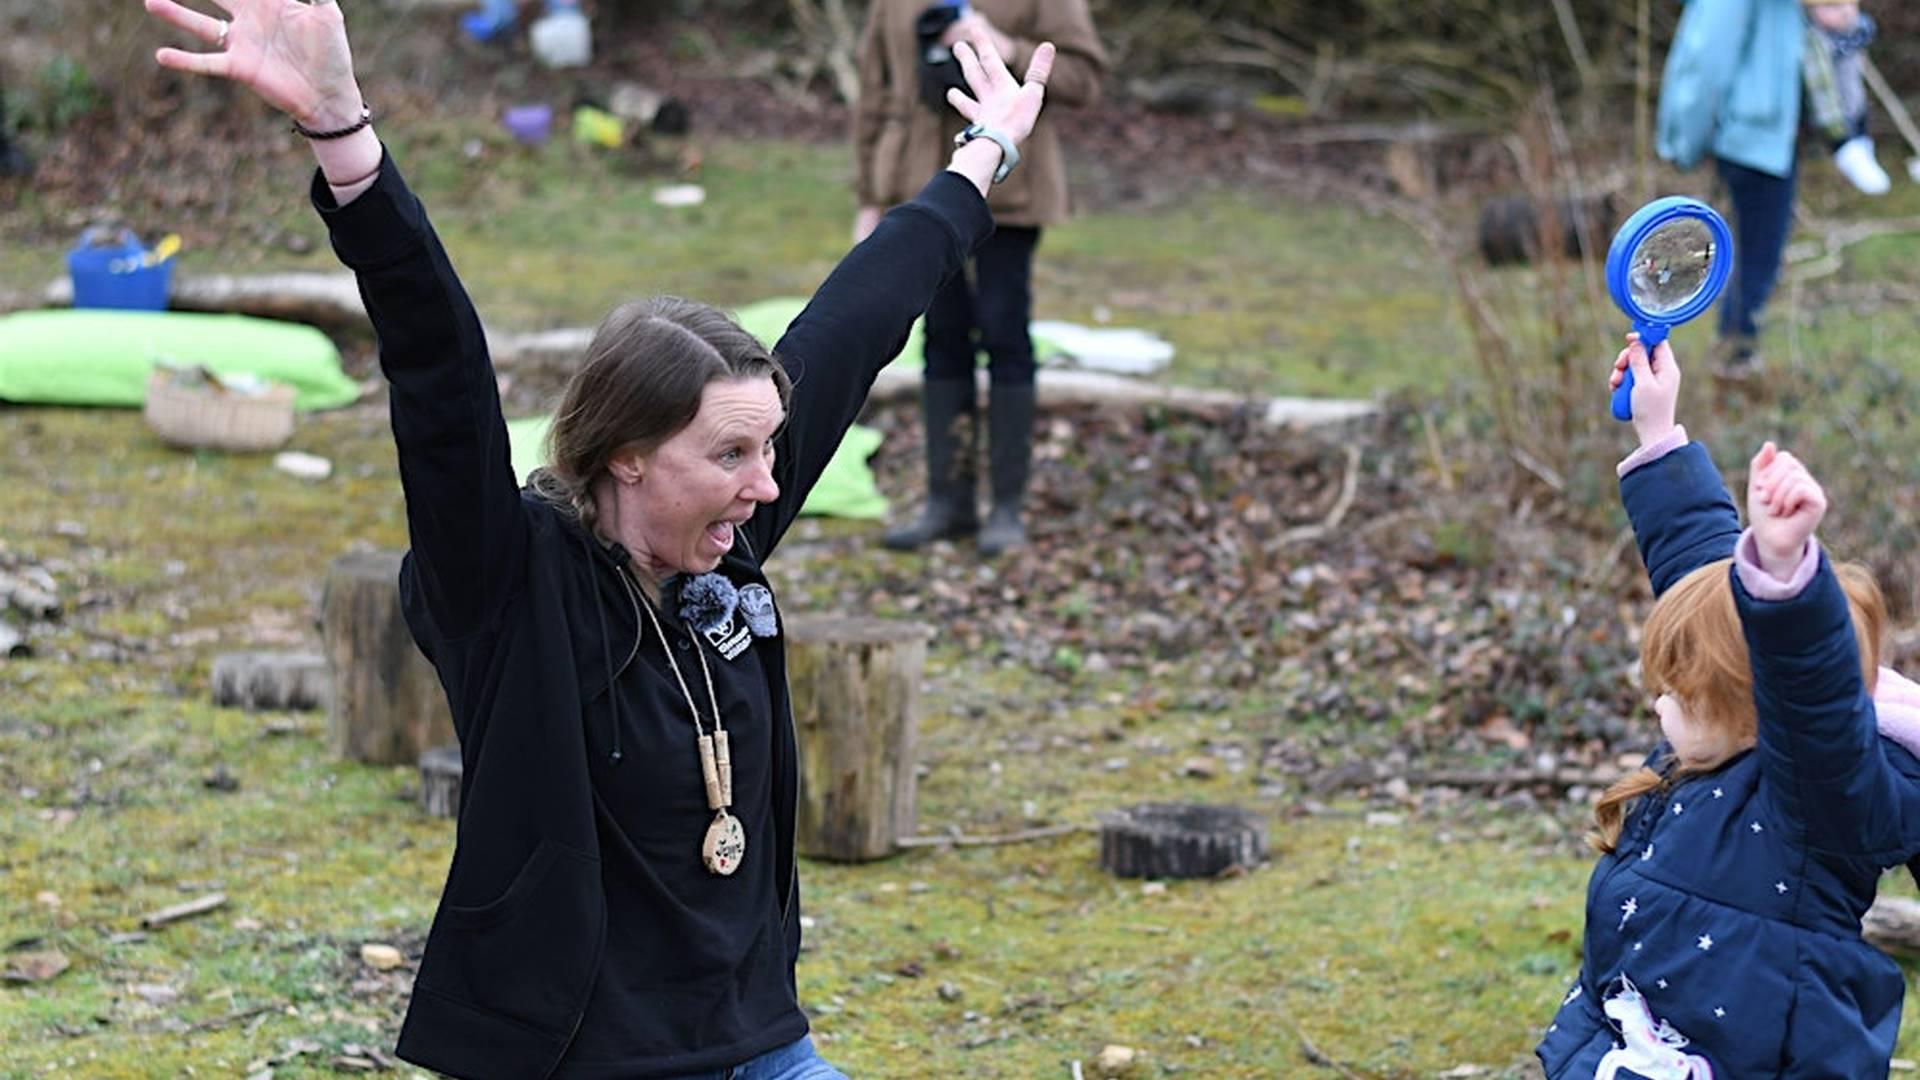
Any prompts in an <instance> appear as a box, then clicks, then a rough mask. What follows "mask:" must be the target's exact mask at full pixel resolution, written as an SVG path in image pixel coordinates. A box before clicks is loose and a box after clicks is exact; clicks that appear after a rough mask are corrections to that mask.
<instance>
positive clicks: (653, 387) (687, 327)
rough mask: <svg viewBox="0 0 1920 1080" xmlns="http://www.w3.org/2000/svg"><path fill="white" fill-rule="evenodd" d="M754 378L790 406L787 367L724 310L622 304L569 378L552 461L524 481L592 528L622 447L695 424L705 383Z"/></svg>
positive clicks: (666, 302) (646, 443)
mask: <svg viewBox="0 0 1920 1080" xmlns="http://www.w3.org/2000/svg"><path fill="white" fill-rule="evenodd" d="M757 378H768V379H772V380H773V385H774V388H775V389H776V390H778V391H779V393H780V405H781V407H782V408H783V409H784V408H785V407H786V406H787V404H788V400H789V398H790V397H791V395H792V392H793V384H792V382H791V380H790V379H789V378H788V376H787V371H786V369H785V368H784V367H782V366H781V365H780V363H779V361H777V360H776V359H775V358H774V355H773V353H772V352H770V351H768V349H767V347H766V346H764V345H762V344H760V340H759V339H758V338H756V337H754V336H753V335H752V334H750V333H748V332H747V331H746V330H745V329H743V328H742V327H741V326H740V324H739V323H737V322H735V321H733V319H732V318H730V317H729V316H728V315H726V314H725V313H724V312H722V311H720V310H719V309H717V308H713V307H709V306H708V305H706V304H702V303H698V302H695V301H692V300H682V299H680V298H679V297H675V296H659V297H654V298H653V299H651V300H636V301H633V302H630V303H626V304H622V305H620V306H619V307H617V308H614V309H613V311H612V312H610V313H609V314H608V315H607V317H606V319H604V320H602V322H601V323H600V328H599V329H598V330H596V331H595V332H594V335H593V341H592V342H591V343H590V344H588V346H587V355H586V360H585V362H584V363H582V364H581V366H580V370H579V371H577V372H575V373H574V375H573V377H572V378H571V379H569V380H568V381H567V386H566V389H565V390H564V391H563V392H562V393H561V397H560V407H559V408H558V409H557V410H555V412H554V417H553V426H552V427H551V428H549V429H548V431H547V444H546V451H547V462H548V464H547V465H546V466H545V467H544V468H540V469H536V470H535V471H534V473H533V475H532V476H530V477H528V480H527V482H528V484H529V486H531V487H532V489H533V491H534V493H535V494H537V495H539V496H540V497H541V498H543V499H546V500H547V501H548V502H550V503H553V504H554V505H555V506H558V507H560V508H562V509H563V510H566V511H568V512H570V513H572V514H573V515H574V516H575V517H577V518H578V519H579V520H580V523H581V524H582V525H584V526H585V527H586V528H587V530H588V531H589V532H591V531H592V530H593V528H594V525H595V521H596V517H597V513H596V510H595V507H594V502H593V483H594V481H595V480H597V479H599V477H600V475H601V473H603V472H605V471H606V468H607V464H608V463H609V462H610V461H612V460H613V458H614V456H615V455H616V454H619V453H620V452H621V451H623V450H627V449H629V448H632V449H638V450H639V451H640V452H641V453H643V454H644V453H648V452H650V451H652V450H653V449H654V448H655V447H657V446H659V445H660V444H661V443H663V442H665V441H666V440H667V439H669V438H672V437H673V435H674V433H676V432H678V431H679V430H680V429H681V428H683V427H686V426H687V425H688V424H690V423H692V422H693V418H694V415H695V414H697V413H698V412H699V411H700V399H701V396H702V395H703V394H704V393H705V391H706V388H707V384H708V383H711V382H715V381H719V380H723V379H757Z"/></svg>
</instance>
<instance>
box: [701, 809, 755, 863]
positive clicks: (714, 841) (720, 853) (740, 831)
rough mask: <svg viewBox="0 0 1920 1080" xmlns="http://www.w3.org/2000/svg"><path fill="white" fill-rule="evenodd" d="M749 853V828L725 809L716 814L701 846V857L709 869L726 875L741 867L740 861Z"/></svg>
mask: <svg viewBox="0 0 1920 1080" xmlns="http://www.w3.org/2000/svg"><path fill="white" fill-rule="evenodd" d="M746 854H747V830H746V828H745V827H744V826H742V825H741V824H740V819H739V818H737V817H734V816H733V815H732V814H729V813H727V812H726V811H725V810H722V811H720V812H719V813H718V814H716V815H714V819H713V824H711V825H709V826H707V839H706V843H704V844H702V845H701V846H700V857H701V858H702V859H704V860H705V861H706V864H707V869H708V870H710V871H712V872H713V873H716V874H719V875H720V876H721V877H726V876H728V875H730V874H732V873H733V872H734V871H735V870H738V869H740V861H741V859H743V858H745V857H746Z"/></svg>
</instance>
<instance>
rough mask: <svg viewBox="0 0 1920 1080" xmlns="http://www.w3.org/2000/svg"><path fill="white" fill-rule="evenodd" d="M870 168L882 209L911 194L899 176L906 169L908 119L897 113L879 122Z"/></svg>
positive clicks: (877, 198) (874, 191) (875, 194)
mask: <svg viewBox="0 0 1920 1080" xmlns="http://www.w3.org/2000/svg"><path fill="white" fill-rule="evenodd" d="M868 165H869V166H870V167H871V169H872V174H871V175H872V176H873V188H874V190H873V195H874V199H875V200H876V203H877V205H879V207H880V208H881V209H883V210H884V209H887V208H888V207H891V206H893V205H894V204H896V203H901V202H905V201H906V200H907V199H908V198H909V197H911V196H912V194H913V193H912V192H911V191H907V190H905V189H906V184H905V182H904V181H903V180H902V179H901V178H902V176H903V175H904V174H905V173H906V171H907V167H908V166H907V123H906V121H905V120H903V119H901V118H900V117H897V116H889V117H887V118H886V119H885V120H884V121H882V122H881V124H880V134H879V135H878V136H876V137H875V138H874V140H873V158H872V160H871V161H869V162H868Z"/></svg>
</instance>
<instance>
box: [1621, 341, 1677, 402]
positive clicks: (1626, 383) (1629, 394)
mask: <svg viewBox="0 0 1920 1080" xmlns="http://www.w3.org/2000/svg"><path fill="white" fill-rule="evenodd" d="M1633 329H1634V330H1635V332H1637V333H1638V334H1639V335H1640V344H1641V345H1643V346H1645V347H1646V350H1647V356H1648V357H1649V358H1651V357H1652V356H1653V348H1654V346H1656V345H1658V344H1660V343H1661V342H1663V341H1665V340H1667V331H1668V330H1669V329H1671V327H1666V326H1659V325H1655V326H1641V325H1639V324H1637V323H1636V324H1635V325H1634V328H1633ZM1613 418H1614V419H1615V420H1631V419H1633V368H1631V367H1629V368H1627V371H1626V377H1625V378H1623V379H1621V380H1620V385H1619V386H1617V387H1615V388H1614V390H1613Z"/></svg>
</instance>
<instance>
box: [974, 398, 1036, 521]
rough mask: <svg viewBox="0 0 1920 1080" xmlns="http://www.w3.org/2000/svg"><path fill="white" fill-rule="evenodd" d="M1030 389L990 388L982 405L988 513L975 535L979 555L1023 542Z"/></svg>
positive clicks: (1030, 433)
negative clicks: (984, 411) (989, 494)
mask: <svg viewBox="0 0 1920 1080" xmlns="http://www.w3.org/2000/svg"><path fill="white" fill-rule="evenodd" d="M1035 397H1036V393H1035V391H1034V388H1033V385H1032V384H1031V383H1028V384H1026V385H1023V386H1000V385H995V386H994V387H993V393H992V395H991V396H989V397H988V399H987V440H988V441H987V476H988V479H989V482H990V484H991V485H992V488H993V509H991V510H989V511H988V512H987V524H986V526H985V527H983V528H982V529H981V530H980V539H979V545H980V554H982V555H986V556H994V555H999V554H1001V553H1002V552H1005V551H1009V550H1011V549H1013V548H1017V547H1022V546H1024V545H1025V544H1026V542H1027V527H1026V526H1025V525H1024V524H1022V523H1021V514H1020V504H1021V503H1022V502H1023V501H1025V499H1026V497H1027V475H1028V473H1029V472H1030V471H1031V470H1032V466H1033V414H1034V400H1035Z"/></svg>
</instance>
